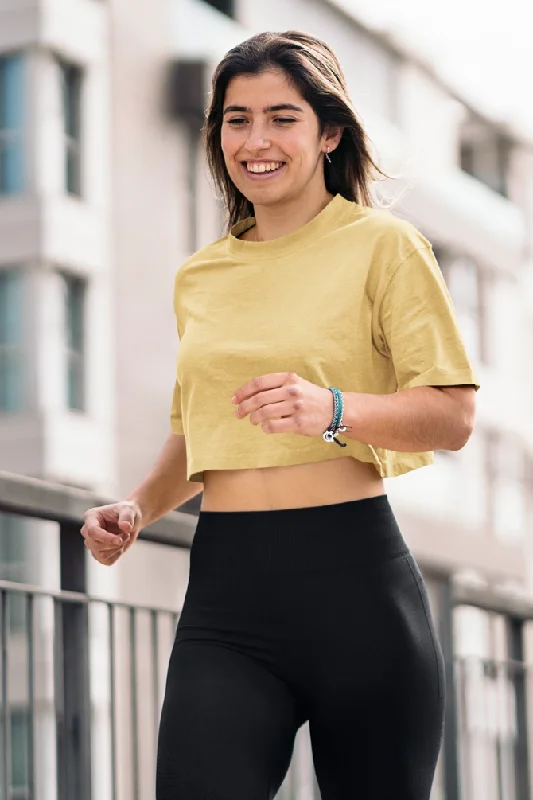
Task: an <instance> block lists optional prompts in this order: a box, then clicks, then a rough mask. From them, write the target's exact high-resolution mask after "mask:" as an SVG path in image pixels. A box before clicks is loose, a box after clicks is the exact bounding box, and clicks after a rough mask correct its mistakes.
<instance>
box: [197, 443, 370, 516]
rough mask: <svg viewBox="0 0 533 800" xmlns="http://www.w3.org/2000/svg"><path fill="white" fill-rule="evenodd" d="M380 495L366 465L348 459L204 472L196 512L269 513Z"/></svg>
mask: <svg viewBox="0 0 533 800" xmlns="http://www.w3.org/2000/svg"><path fill="white" fill-rule="evenodd" d="M383 493H384V484H383V479H382V478H381V477H380V475H379V473H378V472H377V470H376V469H375V467H374V466H373V464H370V463H364V462H362V461H358V460H357V459H355V458H353V457H351V456H348V457H346V456H345V457H342V458H334V459H329V460H327V461H319V462H313V463H304V464H294V465H291V466H280V467H263V468H261V469H237V470H206V471H205V473H204V491H203V497H202V506H201V508H202V510H204V511H237V512H238V511H254V510H255V511H269V510H277V509H290V508H308V507H313V506H320V505H327V504H331V503H343V502H349V501H354V500H363V499H365V498H369V497H377V496H379V495H381V494H383Z"/></svg>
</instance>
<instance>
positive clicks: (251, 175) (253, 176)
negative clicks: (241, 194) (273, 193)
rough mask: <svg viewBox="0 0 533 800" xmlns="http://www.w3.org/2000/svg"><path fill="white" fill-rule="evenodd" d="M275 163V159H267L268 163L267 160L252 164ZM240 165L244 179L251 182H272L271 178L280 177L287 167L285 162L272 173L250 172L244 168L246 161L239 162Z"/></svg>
mask: <svg viewBox="0 0 533 800" xmlns="http://www.w3.org/2000/svg"><path fill="white" fill-rule="evenodd" d="M275 161H276V159H274V158H273V159H269V160H268V161H267V160H265V161H253V162H252V163H253V164H272V162H275ZM240 163H241V167H242V169H243V172H244V173H245V175H246V177H247V178H248V179H249V180H251V181H268V180H273V178H277V177H278V176H279V175H281V173H282V172H284V171H285V168H286V166H287V163H286V162H285V163H284V164H283V166H281V167H280V168H279V169H276V170H274V171H273V172H250V170H249V169H248V168H247V166H246V164H248V163H249V162H248V161H241V162H240Z"/></svg>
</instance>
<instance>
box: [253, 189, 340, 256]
mask: <svg viewBox="0 0 533 800" xmlns="http://www.w3.org/2000/svg"><path fill="white" fill-rule="evenodd" d="M309 195H310V196H309ZM332 199H333V195H332V194H330V193H329V192H328V191H327V190H326V188H325V187H324V191H323V192H320V193H315V192H309V193H308V194H304V196H298V197H295V198H293V199H290V200H287V201H285V202H283V203H277V204H275V205H272V206H261V205H257V204H256V205H254V216H255V226H254V228H253V229H252V230H253V232H254V239H255V241H259V242H266V241H267V240H269V239H278V238H279V237H280V236H287V235H288V234H289V233H292V232H293V231H296V230H298V228H301V227H302V226H303V225H306V224H307V223H308V222H310V221H311V220H312V219H314V217H316V216H317V214H319V213H320V212H321V211H322V210H323V209H324V208H325V207H326V206H327V205H328V203H329V202H330V201H331V200H332Z"/></svg>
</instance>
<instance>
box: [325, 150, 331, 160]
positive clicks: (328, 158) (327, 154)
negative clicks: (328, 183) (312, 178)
mask: <svg viewBox="0 0 533 800" xmlns="http://www.w3.org/2000/svg"><path fill="white" fill-rule="evenodd" d="M326 158H327V160H328V161H329V163H330V164H331V158H330V157H329V147H328V149H327V150H326Z"/></svg>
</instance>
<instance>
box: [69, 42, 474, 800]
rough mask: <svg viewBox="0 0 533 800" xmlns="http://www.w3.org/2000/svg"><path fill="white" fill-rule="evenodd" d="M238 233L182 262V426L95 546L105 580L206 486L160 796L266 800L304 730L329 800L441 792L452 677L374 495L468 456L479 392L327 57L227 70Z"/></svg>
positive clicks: (444, 296) (178, 406)
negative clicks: (447, 677)
mask: <svg viewBox="0 0 533 800" xmlns="http://www.w3.org/2000/svg"><path fill="white" fill-rule="evenodd" d="M205 142H206V148H207V156H208V161H209V164H210V167H211V170H212V173H213V176H214V179H215V182H216V184H217V186H218V188H219V189H220V190H221V191H222V193H223V196H224V199H225V201H226V205H227V209H228V213H229V223H230V230H229V233H228V234H227V235H226V236H224V237H223V238H221V239H220V240H219V241H217V242H215V243H214V244H211V245H209V246H208V247H206V248H204V249H202V250H200V251H199V252H198V253H195V254H194V255H193V256H192V257H191V258H190V259H188V261H187V262H186V263H185V264H184V265H183V266H182V267H181V268H180V270H179V271H178V273H177V278H176V286H175V309H176V315H177V322H178V333H179V336H180V340H181V345H180V349H179V356H178V367H177V381H176V389H175V393H174V401H173V406H172V415H171V420H172V433H171V435H170V437H169V439H168V441H167V443H166V444H165V447H164V449H163V452H162V454H161V456H160V458H159V460H158V462H157V463H156V465H155V467H154V469H153V470H152V472H151V473H150V474H149V475H148V477H147V478H146V479H145V481H144V482H143V483H142V484H141V485H140V486H139V487H138V488H137V489H136V490H135V491H134V492H132V494H131V495H130V496H129V497H128V498H127V499H126V500H124V501H122V502H120V503H117V504H114V505H110V506H104V507H100V508H97V509H91V510H90V511H88V512H87V514H86V517H85V525H84V527H83V529H82V534H83V536H84V537H85V541H86V545H87V547H88V548H89V549H90V551H91V552H92V554H93V556H94V557H95V558H96V559H98V561H100V562H101V563H104V564H112V563H114V562H115V561H116V560H117V558H119V557H120V555H121V554H122V553H123V552H124V551H125V550H127V549H128V548H129V547H130V546H131V544H132V543H133V541H134V540H135V539H136V537H137V534H138V532H139V530H140V529H141V527H143V526H145V525H148V524H150V523H151V522H153V521H154V520H155V519H157V518H159V517H161V516H162V515H164V514H165V513H167V512H168V511H169V510H170V509H173V508H176V507H178V506H180V505H181V504H182V503H184V502H185V501H186V500H187V499H188V498H190V497H192V496H193V495H194V494H196V493H197V492H198V491H199V490H201V489H203V499H202V506H201V510H200V514H199V519H198V525H197V528H196V534H195V538H194V541H193V545H192V550H191V555H190V574H189V584H188V588H187V594H186V598H185V603H184V607H183V610H182V614H181V617H180V621H179V625H178V629H177V634H176V639H175V643H174V648H173V652H172V655H171V658H170V664H169V671H168V679H167V685H166V693H165V699H164V705H163V709H162V718H161V726H160V735H159V750H158V762H157V798H158V800H178V798H179V799H180V800H267V799H268V798H273V797H274V796H275V794H276V792H277V790H278V788H279V786H280V785H281V783H282V781H283V778H284V776H285V774H286V771H287V768H288V766H289V763H290V759H291V754H292V749H293V742H294V737H295V734H296V732H297V730H298V728H299V727H300V726H301V725H302V724H303V723H304V722H306V721H309V728H310V736H311V742H312V748H313V759H314V765H315V769H316V774H317V779H318V783H319V786H320V790H321V794H322V798H323V800H345V799H346V800H348V798H354V800H355V798H361V800H392V798H394V800H429V795H430V787H431V784H432V780H433V774H434V769H435V765H436V761H437V756H438V752H439V747H440V744H441V737H442V728H443V708H444V665H443V659H442V653H441V650H440V647H439V643H438V641H437V637H436V632H435V627H434V621H433V618H432V616H431V611H430V608H429V603H428V596H427V592H426V587H425V584H424V582H423V579H422V576H421V573H420V571H419V568H418V565H417V563H416V561H415V559H414V557H413V555H412V554H411V552H410V551H409V549H408V547H407V545H406V543H405V541H404V539H403V536H402V534H401V532H400V530H399V529H398V525H397V523H396V520H395V517H394V514H393V511H392V509H391V507H390V505H389V502H388V499H387V495H386V493H385V491H384V484H383V478H385V477H393V476H395V475H400V474H402V473H406V472H408V471H409V470H413V469H416V468H418V467H421V466H423V465H425V464H429V463H431V460H432V451H433V450H435V449H441V450H458V449H460V448H462V447H463V446H464V444H465V443H466V442H467V440H468V438H469V437H470V434H471V432H472V429H473V424H474V416H475V391H476V389H477V388H478V384H477V383H476V378H475V377H474V375H473V372H472V369H471V366H470V363H469V360H468V357H467V354H466V352H465V349H464V346H463V342H462V339H461V336H460V334H459V332H458V329H457V324H456V319H455V315H454V310H453V308H452V305H451V301H450V297H449V294H448V292H447V289H446V286H445V284H444V281H443V279H442V276H441V273H440V270H439V268H438V265H437V263H436V261H435V258H434V256H433V253H432V250H431V246H430V244H429V243H428V241H427V240H426V239H425V238H424V237H423V236H422V235H421V234H420V233H419V232H418V231H417V230H416V229H415V228H414V227H413V226H412V225H410V224H408V223H406V222H405V221H401V220H399V219H397V218H396V217H394V216H393V215H392V214H391V213H389V212H388V211H383V210H378V209H374V208H372V207H371V200H370V184H371V180H372V177H373V176H375V175H376V173H377V172H378V170H377V167H376V166H375V164H374V163H373V161H372V158H371V156H370V153H369V148H368V144H367V139H366V136H365V133H364V131H363V129H362V127H361V124H360V123H359V121H358V119H357V116H356V114H355V112H354V110H353V108H352V105H351V103H350V100H349V98H348V94H347V90H346V86H345V82H344V78H343V75H342V71H341V68H340V66H339V64H338V62H337V59H336V57H335V55H334V54H333V52H332V51H331V50H330V48H329V47H328V46H327V45H326V44H324V43H323V42H321V41H319V40H317V39H315V38H313V37H311V36H308V35H306V34H302V33H296V32H288V33H284V34H277V33H276V34H275V33H264V34H260V35H258V36H254V37H252V38H251V39H249V40H247V41H246V42H244V43H242V44H240V45H239V46H237V47H235V48H234V49H233V50H231V51H230V52H229V53H228V54H227V55H226V56H225V57H224V59H223V60H222V62H221V63H220V64H219V66H218V68H217V69H216V72H215V75H214V78H213V93H212V99H211V105H210V108H209V111H208V114H207V120H206V125H205Z"/></svg>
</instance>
